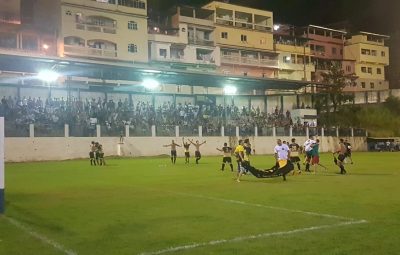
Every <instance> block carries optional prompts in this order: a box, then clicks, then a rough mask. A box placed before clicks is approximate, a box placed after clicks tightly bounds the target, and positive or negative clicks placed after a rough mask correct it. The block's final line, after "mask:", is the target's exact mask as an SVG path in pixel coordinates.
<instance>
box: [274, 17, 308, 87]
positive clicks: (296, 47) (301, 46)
mask: <svg viewBox="0 0 400 255" xmlns="http://www.w3.org/2000/svg"><path fill="white" fill-rule="evenodd" d="M295 30H296V28H295V27H294V26H292V25H287V24H280V25H278V24H276V25H274V45H275V50H276V52H277V53H278V54H279V57H278V58H279V73H278V78H279V79H288V80H299V81H300V80H302V81H311V74H312V73H314V72H315V66H314V63H313V62H312V61H311V58H312V56H313V55H312V54H311V49H310V46H309V45H308V40H307V39H305V38H302V37H299V36H296V31H295Z"/></svg>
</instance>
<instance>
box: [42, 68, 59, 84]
mask: <svg viewBox="0 0 400 255" xmlns="http://www.w3.org/2000/svg"><path fill="white" fill-rule="evenodd" d="M59 77H60V75H59V74H58V73H56V72H54V71H52V70H43V71H40V72H39V73H38V75H37V78H38V79H39V80H42V81H45V82H54V81H56V80H57V79H58V78H59Z"/></svg>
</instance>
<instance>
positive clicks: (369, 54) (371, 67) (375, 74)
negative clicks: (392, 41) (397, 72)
mask: <svg viewBox="0 0 400 255" xmlns="http://www.w3.org/2000/svg"><path fill="white" fill-rule="evenodd" d="M388 39H389V36H386V35H379V34H373V33H367V32H359V33H357V34H354V35H352V36H351V38H349V39H348V40H347V41H346V43H345V46H344V58H345V59H351V60H353V61H354V62H355V75H356V76H357V80H356V82H355V83H354V84H352V86H349V87H346V90H349V91H370V90H387V89H389V82H388V81H387V79H386V71H385V69H386V67H387V66H388V65H389V47H387V46H385V41H386V40H388ZM345 68H348V67H347V66H345Z"/></svg>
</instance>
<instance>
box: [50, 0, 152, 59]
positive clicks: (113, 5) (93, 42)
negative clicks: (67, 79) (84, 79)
mask: <svg viewBox="0 0 400 255" xmlns="http://www.w3.org/2000/svg"><path fill="white" fill-rule="evenodd" d="M58 22H59V24H58V25H59V27H58V29H59V36H58V45H59V50H58V52H59V55H60V56H68V57H83V58H93V59H103V60H116V61H126V62H141V63H146V62H148V42H147V1H146V0H84V1H81V0H61V6H60V9H59V20H58Z"/></svg>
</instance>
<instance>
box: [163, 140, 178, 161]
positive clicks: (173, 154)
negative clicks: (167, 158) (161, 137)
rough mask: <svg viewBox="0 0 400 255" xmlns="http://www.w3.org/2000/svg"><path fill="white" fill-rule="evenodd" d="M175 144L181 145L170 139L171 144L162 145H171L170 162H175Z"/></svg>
mask: <svg viewBox="0 0 400 255" xmlns="http://www.w3.org/2000/svg"><path fill="white" fill-rule="evenodd" d="M177 146H178V147H181V146H180V145H179V144H177V143H175V141H174V140H172V142H171V144H167V145H164V147H171V163H172V164H175V163H176V157H177V154H176V147H177Z"/></svg>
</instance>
